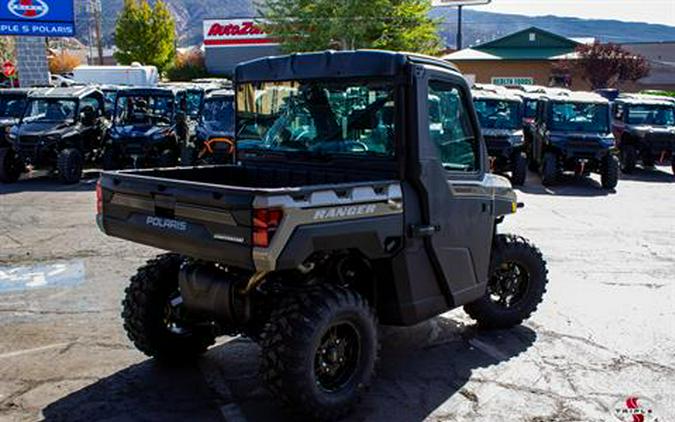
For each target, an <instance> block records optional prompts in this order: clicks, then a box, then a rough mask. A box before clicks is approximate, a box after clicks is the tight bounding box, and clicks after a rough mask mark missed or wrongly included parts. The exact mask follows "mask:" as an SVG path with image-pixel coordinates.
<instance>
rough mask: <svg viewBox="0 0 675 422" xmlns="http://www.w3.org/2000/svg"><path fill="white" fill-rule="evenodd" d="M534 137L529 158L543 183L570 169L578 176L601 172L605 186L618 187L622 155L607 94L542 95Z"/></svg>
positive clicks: (545, 183)
mask: <svg viewBox="0 0 675 422" xmlns="http://www.w3.org/2000/svg"><path fill="white" fill-rule="evenodd" d="M533 141H534V142H533V143H532V157H531V158H530V159H531V160H533V165H534V166H536V167H537V168H538V169H539V171H540V174H541V177H542V183H543V184H544V185H546V186H549V185H552V184H554V183H555V182H556V181H558V180H559V177H560V175H561V174H562V173H563V172H564V171H571V172H574V173H575V174H576V175H578V176H587V175H589V174H590V173H591V172H593V173H599V174H600V176H601V180H602V187H603V188H605V189H614V188H615V187H616V185H617V183H618V180H619V159H618V158H617V157H616V154H615V142H614V136H613V135H612V131H611V126H610V107H609V102H608V101H607V100H606V99H605V98H603V97H601V96H599V95H597V94H590V93H574V94H565V95H552V96H544V97H542V98H541V99H540V100H539V102H538V106H537V116H536V119H535V132H534V139H533Z"/></svg>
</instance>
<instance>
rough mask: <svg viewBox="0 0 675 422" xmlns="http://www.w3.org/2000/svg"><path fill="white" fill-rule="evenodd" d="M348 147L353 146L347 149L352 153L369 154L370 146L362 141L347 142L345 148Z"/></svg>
mask: <svg viewBox="0 0 675 422" xmlns="http://www.w3.org/2000/svg"><path fill="white" fill-rule="evenodd" d="M347 145H350V146H351V147H347V149H348V150H349V151H350V152H368V151H369V149H368V145H366V144H365V143H363V142H361V141H348V142H345V146H347ZM354 147H357V148H354Z"/></svg>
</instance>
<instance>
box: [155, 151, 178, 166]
mask: <svg viewBox="0 0 675 422" xmlns="http://www.w3.org/2000/svg"><path fill="white" fill-rule="evenodd" d="M157 164H158V165H159V167H174V166H175V165H176V154H175V153H174V152H173V151H171V150H170V149H165V150H164V151H162V153H161V154H160V155H159V159H158V160H157Z"/></svg>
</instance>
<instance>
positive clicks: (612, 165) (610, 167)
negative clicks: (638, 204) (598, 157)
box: [600, 155, 619, 190]
mask: <svg viewBox="0 0 675 422" xmlns="http://www.w3.org/2000/svg"><path fill="white" fill-rule="evenodd" d="M600 179H601V181H602V187H603V188H604V189H610V190H611V189H614V188H616V185H617V184H618V183H619V159H618V158H616V157H615V156H614V155H608V156H607V158H605V161H604V163H603V164H602V173H601V175H600Z"/></svg>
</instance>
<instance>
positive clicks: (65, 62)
mask: <svg viewBox="0 0 675 422" xmlns="http://www.w3.org/2000/svg"><path fill="white" fill-rule="evenodd" d="M80 64H81V61H80V58H79V57H77V56H74V55H72V54H70V53H68V52H66V51H61V52H60V53H58V54H55V55H53V56H51V57H49V71H50V72H51V73H52V74H55V75H61V74H64V73H69V72H72V71H73V69H75V68H76V67H77V66H79V65H80Z"/></svg>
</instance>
